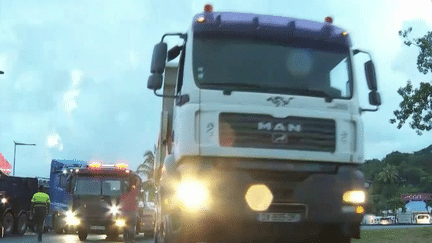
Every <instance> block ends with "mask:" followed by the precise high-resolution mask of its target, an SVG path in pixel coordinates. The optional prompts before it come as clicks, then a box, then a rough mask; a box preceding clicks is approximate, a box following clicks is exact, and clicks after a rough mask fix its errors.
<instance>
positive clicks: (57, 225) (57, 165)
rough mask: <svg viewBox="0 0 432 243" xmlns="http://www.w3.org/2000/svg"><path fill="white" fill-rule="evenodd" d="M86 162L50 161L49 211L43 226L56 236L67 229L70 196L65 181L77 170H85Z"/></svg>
mask: <svg viewBox="0 0 432 243" xmlns="http://www.w3.org/2000/svg"><path fill="white" fill-rule="evenodd" d="M86 165H87V163H86V161H82V160H60V159H53V160H52V161H51V169H50V178H49V180H48V184H49V196H50V200H51V204H50V210H49V213H48V215H47V218H46V220H45V226H46V227H47V228H49V229H52V230H54V231H55V232H56V233H57V234H61V233H66V232H68V231H69V230H73V229H69V227H68V226H67V224H66V221H65V218H66V212H67V211H68V210H69V206H70V203H71V195H70V194H69V193H68V192H67V191H66V181H67V178H68V176H69V174H70V173H71V172H72V171H74V170H76V169H79V168H85V167H86Z"/></svg>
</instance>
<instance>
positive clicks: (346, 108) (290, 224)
mask: <svg viewBox="0 0 432 243" xmlns="http://www.w3.org/2000/svg"><path fill="white" fill-rule="evenodd" d="M167 36H177V37H179V38H181V39H183V44H181V45H178V46H174V47H172V48H171V49H170V50H169V51H168V47H167V46H168V45H167V44H166V43H165V42H164V39H165V37H167ZM360 52H364V51H360V50H352V49H351V43H350V39H349V35H348V34H347V32H346V31H344V30H342V29H340V28H338V27H336V26H334V25H332V19H331V18H329V17H328V18H326V22H322V23H320V22H314V21H308V20H302V19H296V18H289V17H276V16H268V15H259V14H246V13H235V12H213V10H212V6H211V5H206V6H205V8H204V12H203V13H200V14H198V15H196V16H195V17H194V18H193V22H192V27H191V28H190V29H189V30H188V31H187V32H186V33H168V34H165V35H164V36H163V37H162V40H161V42H160V43H158V44H157V45H156V46H155V48H154V52H153V58H152V63H151V73H152V74H151V76H150V77H149V80H148V84H147V87H148V88H149V89H151V90H153V91H154V93H155V94H156V95H157V96H161V97H163V102H162V114H161V127H160V136H159V139H158V145H157V154H156V160H155V186H156V188H157V196H156V201H157V202H156V204H157V215H156V227H155V242H158V243H161V242H202V241H205V242H209V241H211V242H216V241H254V242H274V241H278V242H281V241H290V242H291V241H295V240H303V239H305V238H319V239H323V240H328V242H350V241H351V238H360V223H361V221H362V218H363V214H364V208H363V206H364V202H365V192H364V175H363V173H362V172H361V171H360V170H359V165H360V164H362V163H363V160H364V157H363V153H364V152H363V131H362V129H363V123H362V120H361V114H362V113H363V112H364V111H376V110H377V109H378V106H379V105H380V104H381V100H380V96H379V93H378V92H377V82H376V76H375V70H374V65H373V62H372V60H369V61H367V62H366V63H365V72H366V78H367V81H368V82H367V84H368V87H369V89H370V90H371V91H370V93H369V102H370V104H371V105H373V106H376V109H363V108H361V107H360V105H359V96H360V95H365V94H359V92H358V90H359V88H358V87H359V84H358V83H357V82H356V80H355V75H354V68H353V58H354V55H355V54H357V53H360ZM366 53H367V52H366ZM176 59H178V64H172V63H173V62H174V61H175V60H176ZM173 60H174V61H173ZM167 62H168V64H167ZM169 62H171V63H169ZM161 88H163V89H162V93H160V92H159V93H158V90H160V89H161Z"/></svg>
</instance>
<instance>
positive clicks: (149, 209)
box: [140, 202, 156, 236]
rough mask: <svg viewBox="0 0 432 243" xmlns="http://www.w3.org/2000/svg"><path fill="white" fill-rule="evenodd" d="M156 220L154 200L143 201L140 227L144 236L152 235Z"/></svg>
mask: <svg viewBox="0 0 432 243" xmlns="http://www.w3.org/2000/svg"><path fill="white" fill-rule="evenodd" d="M155 220H156V208H155V204H154V202H145V203H144V207H143V213H142V220H141V225H140V227H141V229H142V230H143V231H144V236H153V234H154V227H155Z"/></svg>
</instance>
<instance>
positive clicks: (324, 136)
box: [219, 113, 336, 153]
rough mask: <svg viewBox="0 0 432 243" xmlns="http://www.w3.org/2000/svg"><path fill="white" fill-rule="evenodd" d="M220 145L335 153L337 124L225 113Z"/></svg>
mask: <svg viewBox="0 0 432 243" xmlns="http://www.w3.org/2000/svg"><path fill="white" fill-rule="evenodd" d="M219 144H220V145H221V146H223V147H243V148H268V149H285V150H304V151H320V152H331V153H334V152H335V150H336V122H335V121H334V120H331V119H320V118H305V117H296V116H289V117H286V118H275V117H273V116H270V115H260V114H239V113H221V114H220V115H219Z"/></svg>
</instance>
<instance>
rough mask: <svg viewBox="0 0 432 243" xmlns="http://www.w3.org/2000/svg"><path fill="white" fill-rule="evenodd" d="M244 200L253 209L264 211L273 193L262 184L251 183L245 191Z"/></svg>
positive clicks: (271, 199)
mask: <svg viewBox="0 0 432 243" xmlns="http://www.w3.org/2000/svg"><path fill="white" fill-rule="evenodd" d="M245 198H246V202H247V204H248V205H249V207H250V208H251V209H252V210H254V211H264V210H267V208H268V207H269V206H270V204H271V202H272V201H273V194H272V192H271V191H270V189H269V188H268V187H267V186H266V185H263V184H257V185H252V186H251V187H249V189H248V190H247V192H246V196H245Z"/></svg>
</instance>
